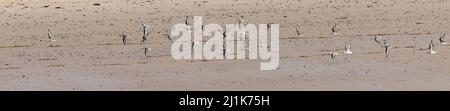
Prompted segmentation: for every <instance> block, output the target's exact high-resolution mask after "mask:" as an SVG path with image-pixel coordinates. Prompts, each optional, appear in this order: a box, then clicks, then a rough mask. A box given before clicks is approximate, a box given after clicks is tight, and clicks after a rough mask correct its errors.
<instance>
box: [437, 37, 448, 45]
mask: <svg viewBox="0 0 450 111" xmlns="http://www.w3.org/2000/svg"><path fill="white" fill-rule="evenodd" d="M439 42H440V43H441V45H448V42H447V39H446V37H445V34H443V35H442V36H441V37H439Z"/></svg>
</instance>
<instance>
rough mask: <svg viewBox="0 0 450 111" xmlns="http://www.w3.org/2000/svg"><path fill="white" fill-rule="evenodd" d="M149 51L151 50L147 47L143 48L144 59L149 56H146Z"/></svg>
mask: <svg viewBox="0 0 450 111" xmlns="http://www.w3.org/2000/svg"><path fill="white" fill-rule="evenodd" d="M150 50H152V49H151V48H149V47H148V46H145V47H144V55H145V57H146V58H148V57H149V56H148V53H149V52H150Z"/></svg>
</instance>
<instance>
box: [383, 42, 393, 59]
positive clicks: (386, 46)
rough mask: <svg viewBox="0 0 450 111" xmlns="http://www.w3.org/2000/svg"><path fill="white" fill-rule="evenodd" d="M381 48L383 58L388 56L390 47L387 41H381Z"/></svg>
mask: <svg viewBox="0 0 450 111" xmlns="http://www.w3.org/2000/svg"><path fill="white" fill-rule="evenodd" d="M383 43H384V44H383V47H384V55H385V57H388V56H389V49H390V48H391V47H392V46H391V44H390V43H389V41H387V40H383Z"/></svg>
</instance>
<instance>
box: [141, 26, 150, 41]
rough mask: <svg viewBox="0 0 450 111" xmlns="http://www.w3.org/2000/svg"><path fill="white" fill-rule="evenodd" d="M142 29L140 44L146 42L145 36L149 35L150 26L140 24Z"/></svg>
mask: <svg viewBox="0 0 450 111" xmlns="http://www.w3.org/2000/svg"><path fill="white" fill-rule="evenodd" d="M142 29H143V31H144V35H143V36H142V42H146V41H147V36H148V35H149V34H150V30H149V29H150V26H149V25H147V24H145V23H144V22H142Z"/></svg>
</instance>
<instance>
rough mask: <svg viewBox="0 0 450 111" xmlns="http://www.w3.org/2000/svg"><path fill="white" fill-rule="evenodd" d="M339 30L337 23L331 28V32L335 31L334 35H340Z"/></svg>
mask: <svg viewBox="0 0 450 111" xmlns="http://www.w3.org/2000/svg"><path fill="white" fill-rule="evenodd" d="M338 31H339V30H338V29H337V24H334V26H333V27H332V28H331V32H333V35H338V34H339V32H338Z"/></svg>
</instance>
